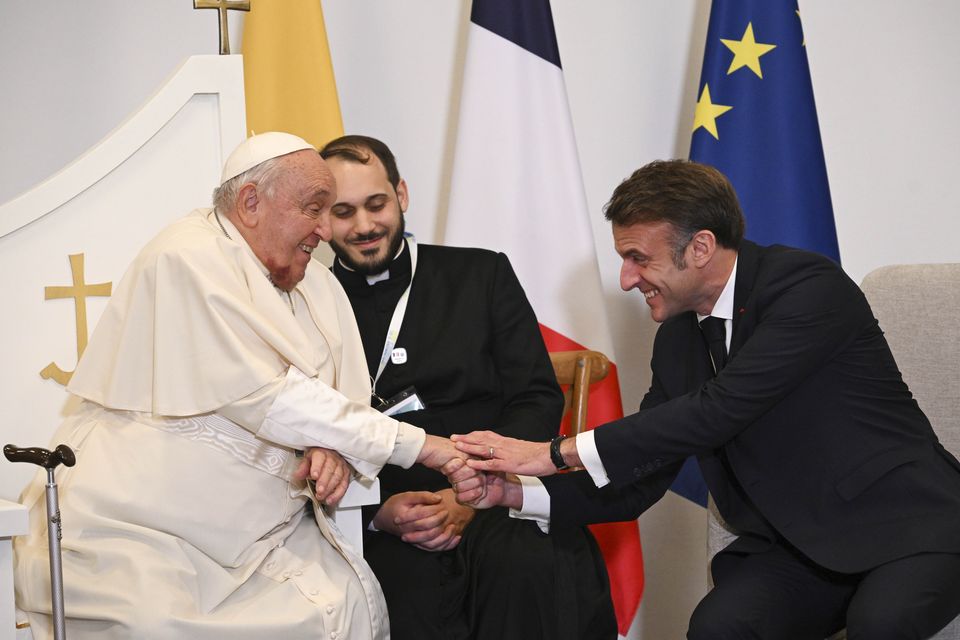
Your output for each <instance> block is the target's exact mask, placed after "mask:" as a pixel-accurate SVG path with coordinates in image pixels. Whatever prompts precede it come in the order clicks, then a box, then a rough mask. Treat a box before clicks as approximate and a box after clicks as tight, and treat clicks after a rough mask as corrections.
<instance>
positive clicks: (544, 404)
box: [489, 253, 563, 441]
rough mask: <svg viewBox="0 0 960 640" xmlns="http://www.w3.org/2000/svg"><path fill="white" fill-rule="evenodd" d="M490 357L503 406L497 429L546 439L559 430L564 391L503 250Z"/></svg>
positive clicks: (497, 274) (495, 285)
mask: <svg viewBox="0 0 960 640" xmlns="http://www.w3.org/2000/svg"><path fill="white" fill-rule="evenodd" d="M489 312H490V315H491V324H492V326H493V336H494V342H493V359H494V365H495V367H496V371H497V374H498V376H499V379H500V385H501V393H502V394H503V400H504V406H503V410H502V412H501V414H500V419H499V420H498V424H497V427H496V430H497V431H498V432H499V433H501V434H503V435H507V436H510V437H513V438H521V439H524V440H534V441H544V440H549V439H550V438H552V437H553V436H555V435H556V434H557V432H558V431H559V428H560V418H561V417H562V415H561V414H562V412H563V394H562V393H561V391H560V387H559V386H558V385H557V379H556V376H555V375H554V373H553V365H552V364H551V363H550V356H549V355H548V354H547V349H546V347H545V346H544V344H543V337H542V335H541V333H540V325H539V324H538V322H537V317H536V315H535V314H534V312H533V308H532V307H531V306H530V303H529V302H528V301H527V296H526V294H525V293H524V291H523V287H521V286H520V281H519V280H518V279H517V276H516V274H515V273H514V271H513V267H511V266H510V261H509V260H508V259H507V256H505V255H504V254H502V253H501V254H497V260H496V272H495V274H494V279H493V291H492V304H491V305H490V310H489Z"/></svg>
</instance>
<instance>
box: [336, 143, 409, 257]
mask: <svg viewBox="0 0 960 640" xmlns="http://www.w3.org/2000/svg"><path fill="white" fill-rule="evenodd" d="M327 164H328V165H329V166H330V171H331V172H333V175H334V177H335V178H336V180H337V200H336V202H335V203H334V205H333V207H331V209H330V214H331V215H330V230H331V234H332V238H331V240H330V247H331V248H332V249H333V251H334V253H336V254H337V257H338V258H340V261H341V262H343V264H345V265H346V266H348V267H350V268H351V269H353V270H355V271H357V272H359V273H361V274H364V275H372V274H376V273H380V272H382V271H383V270H384V269H386V268H387V266H388V265H389V264H390V261H391V260H393V257H394V256H395V255H396V254H397V250H398V249H399V248H400V243H401V242H402V241H403V227H404V220H403V212H404V211H406V209H407V185H406V183H405V182H404V181H403V180H401V181H400V183H399V184H398V185H397V188H396V189H394V188H393V185H392V184H390V180H389V179H388V178H387V172H386V169H384V168H383V163H381V162H380V159H379V158H377V157H376V156H375V155H373V154H371V155H370V160H369V162H367V164H361V163H359V162H352V161H349V160H346V159H343V158H339V157H336V156H335V157H332V158H330V159H329V160H327Z"/></svg>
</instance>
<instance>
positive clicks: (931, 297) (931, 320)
mask: <svg viewBox="0 0 960 640" xmlns="http://www.w3.org/2000/svg"><path fill="white" fill-rule="evenodd" d="M861 288H862V289H863V292H864V294H866V296H867V299H868V300H869V301H870V305H871V307H873V313H874V315H875V316H876V317H877V320H879V321H880V327H881V328H882V329H883V331H884V333H885V334H886V336H887V341H888V342H889V344H890V349H891V350H892V351H893V355H894V357H895V358H896V359H897V364H898V365H899V367H900V372H901V373H902V374H903V379H904V380H905V381H906V383H907V385H908V386H909V387H910V391H912V392H913V395H914V397H915V398H916V399H917V402H918V403H919V404H920V408H921V409H923V411H924V413H926V414H927V417H928V418H929V419H930V422H931V424H933V428H934V429H935V430H936V432H937V436H938V437H939V438H940V441H941V442H942V443H943V446H944V447H946V448H947V449H948V450H949V451H950V452H951V453H953V455H955V456H957V457H960V324H958V322H957V312H958V311H960V263H955V264H907V265H891V266H886V267H880V268H878V269H875V270H874V271H871V272H870V273H869V274H867V276H866V277H865V278H864V279H863V284H862V285H861ZM707 527H708V529H707V562H708V563H709V562H710V560H711V559H712V558H713V556H714V554H716V553H717V552H718V551H720V550H721V549H723V548H724V547H726V546H727V545H728V544H729V543H730V542H731V541H732V540H733V538H734V537H735V536H736V533H735V532H734V531H732V530H731V529H730V528H729V527H728V526H727V525H726V523H724V522H723V520H722V518H720V515H719V513H717V510H716V507H715V506H714V504H713V501H712V500H711V501H710V502H709V504H708V515H707ZM707 575H708V576H709V571H708V572H707ZM708 579H709V578H708ZM710 580H711V586H712V579H710ZM843 637H845V636H844V634H843V633H842V632H841V633H840V634H838V635H836V636H834V638H833V639H832V640H839V639H841V638H843ZM933 640H960V617H958V618H957V619H955V620H954V621H953V622H951V623H950V624H949V625H947V626H946V628H944V629H943V630H941V631H940V632H939V633H938V634H937V635H935V636H934V638H933Z"/></svg>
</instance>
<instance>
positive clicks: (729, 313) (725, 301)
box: [697, 255, 740, 344]
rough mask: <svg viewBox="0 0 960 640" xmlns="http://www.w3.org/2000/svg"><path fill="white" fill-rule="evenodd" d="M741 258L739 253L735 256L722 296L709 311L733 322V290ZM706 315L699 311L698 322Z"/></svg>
mask: <svg viewBox="0 0 960 640" xmlns="http://www.w3.org/2000/svg"><path fill="white" fill-rule="evenodd" d="M739 259H740V256H739V255H738V256H737V257H736V258H734V260H733V269H731V270H730V277H729V278H727V284H726V285H724V287H723V291H721V292H720V297H719V298H717V302H716V303H715V304H714V305H713V309H712V310H711V311H710V313H709V315H710V316H713V317H714V318H723V319H724V320H730V321H731V322H732V321H733V290H734V288H735V286H734V285H735V284H736V281H737V261H738V260H739ZM706 317H707V316H705V315H700V314H699V313H698V314H697V322H700V321H701V320H703V319H704V318H706ZM728 335H729V333H728ZM728 344H729V342H728Z"/></svg>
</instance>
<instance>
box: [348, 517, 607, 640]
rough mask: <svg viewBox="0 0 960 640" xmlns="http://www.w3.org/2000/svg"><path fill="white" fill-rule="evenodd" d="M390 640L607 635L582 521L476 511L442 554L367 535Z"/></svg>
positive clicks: (595, 552) (599, 580) (595, 556)
mask: <svg viewBox="0 0 960 640" xmlns="http://www.w3.org/2000/svg"><path fill="white" fill-rule="evenodd" d="M363 555H364V558H366V560H367V562H368V563H370V566H371V567H372V568H373V571H374V573H375V574H376V575H377V578H378V579H379V580H380V585H381V586H382V587H383V592H384V596H385V597H386V600H387V609H388V611H389V614H390V636H391V638H393V640H540V639H542V640H615V639H616V637H617V623H616V618H615V617H614V613H613V603H612V602H611V600H610V587H609V582H608V579H607V571H606V567H605V565H604V563H603V557H602V556H601V555H600V550H599V548H598V547H597V544H596V541H595V540H594V539H593V536H592V535H590V532H589V531H587V529H586V528H571V529H565V530H561V529H556V530H553V531H551V533H550V535H545V534H544V533H542V532H541V531H540V529H539V528H538V527H537V525H536V524H535V523H533V522H530V521H526V520H517V519H514V518H510V517H509V516H508V515H507V511H506V509H500V508H498V509H490V510H486V511H477V513H476V516H475V517H474V519H473V521H472V522H471V523H470V524H469V526H468V527H467V529H466V531H465V532H464V536H463V539H462V540H461V541H460V544H459V545H458V546H457V547H456V548H455V549H452V550H450V551H443V552H429V551H423V550H421V549H417V548H416V547H414V546H412V545H410V544H407V543H405V542H403V541H402V540H400V539H399V538H397V537H395V536H393V535H391V534H389V533H384V532H376V533H372V532H367V534H366V535H365V536H364V549H363Z"/></svg>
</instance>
